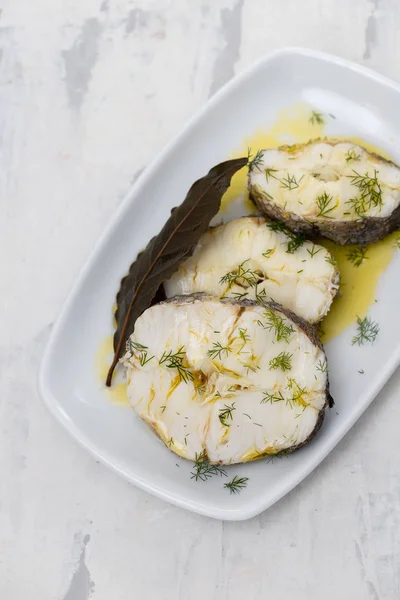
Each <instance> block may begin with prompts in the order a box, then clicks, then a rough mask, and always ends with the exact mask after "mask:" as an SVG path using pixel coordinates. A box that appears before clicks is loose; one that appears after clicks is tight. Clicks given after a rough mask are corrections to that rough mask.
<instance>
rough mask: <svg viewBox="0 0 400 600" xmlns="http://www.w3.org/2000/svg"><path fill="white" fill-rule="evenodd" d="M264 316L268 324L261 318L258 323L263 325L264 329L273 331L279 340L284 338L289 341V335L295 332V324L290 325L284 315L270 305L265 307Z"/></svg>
mask: <svg viewBox="0 0 400 600" xmlns="http://www.w3.org/2000/svg"><path fill="white" fill-rule="evenodd" d="M264 318H265V319H266V324H264V323H262V321H260V320H259V321H257V324H258V325H260V327H263V329H268V331H273V332H274V334H275V338H276V341H277V342H280V341H281V340H283V341H284V342H286V343H289V337H290V336H291V334H292V333H294V329H293V326H292V325H288V324H287V322H286V321H285V319H284V318H283V317H281V316H280V315H279V314H278V313H277V312H276V311H274V310H272V308H269V307H268V308H266V309H265V312H264Z"/></svg>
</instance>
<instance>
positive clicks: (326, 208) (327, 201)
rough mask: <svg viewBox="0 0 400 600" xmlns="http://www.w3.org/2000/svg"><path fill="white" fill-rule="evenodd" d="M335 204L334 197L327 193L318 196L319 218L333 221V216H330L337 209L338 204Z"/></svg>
mask: <svg viewBox="0 0 400 600" xmlns="http://www.w3.org/2000/svg"><path fill="white" fill-rule="evenodd" d="M332 202H334V200H333V196H330V195H329V194H328V193H327V192H324V193H323V194H320V195H319V196H317V199H316V203H317V207H318V211H319V212H318V213H317V215H316V216H317V217H324V218H325V219H332V216H331V215H330V214H329V213H331V212H332V211H333V210H335V208H336V203H334V204H331V203H332Z"/></svg>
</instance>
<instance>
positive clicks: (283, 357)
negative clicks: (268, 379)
mask: <svg viewBox="0 0 400 600" xmlns="http://www.w3.org/2000/svg"><path fill="white" fill-rule="evenodd" d="M292 357H293V354H289V352H280V353H279V354H278V356H275V358H272V359H271V360H270V361H269V368H270V369H280V370H281V371H283V372H285V371H290V369H291V368H292Z"/></svg>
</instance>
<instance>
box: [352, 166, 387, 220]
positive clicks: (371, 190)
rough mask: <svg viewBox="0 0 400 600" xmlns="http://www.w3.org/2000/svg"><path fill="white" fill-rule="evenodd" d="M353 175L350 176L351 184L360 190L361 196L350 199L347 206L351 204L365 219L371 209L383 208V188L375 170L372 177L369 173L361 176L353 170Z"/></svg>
mask: <svg viewBox="0 0 400 600" xmlns="http://www.w3.org/2000/svg"><path fill="white" fill-rule="evenodd" d="M353 173H354V174H353V175H348V177H349V178H350V179H351V184H352V185H354V186H355V187H357V188H358V189H359V190H360V195H359V196H355V197H354V198H350V200H348V201H347V204H351V205H352V208H353V210H354V212H355V213H356V214H357V215H358V216H359V217H363V216H364V215H365V213H366V212H367V211H368V210H370V209H371V208H374V207H375V208H376V207H379V209H381V208H382V204H383V199H382V188H381V184H380V183H379V180H378V173H379V171H377V170H376V169H375V170H374V176H373V177H371V176H370V175H368V173H365V174H364V175H361V174H360V173H358V172H357V171H355V170H354V169H353Z"/></svg>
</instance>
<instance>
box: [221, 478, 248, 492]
mask: <svg viewBox="0 0 400 600" xmlns="http://www.w3.org/2000/svg"><path fill="white" fill-rule="evenodd" d="M248 480H249V478H248V477H238V476H237V475H235V477H234V478H233V479H232V481H229V483H224V488H227V489H228V490H229V491H230V493H231V494H239V493H240V491H241V490H242V489H243V488H245V487H246V486H247V482H248Z"/></svg>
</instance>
